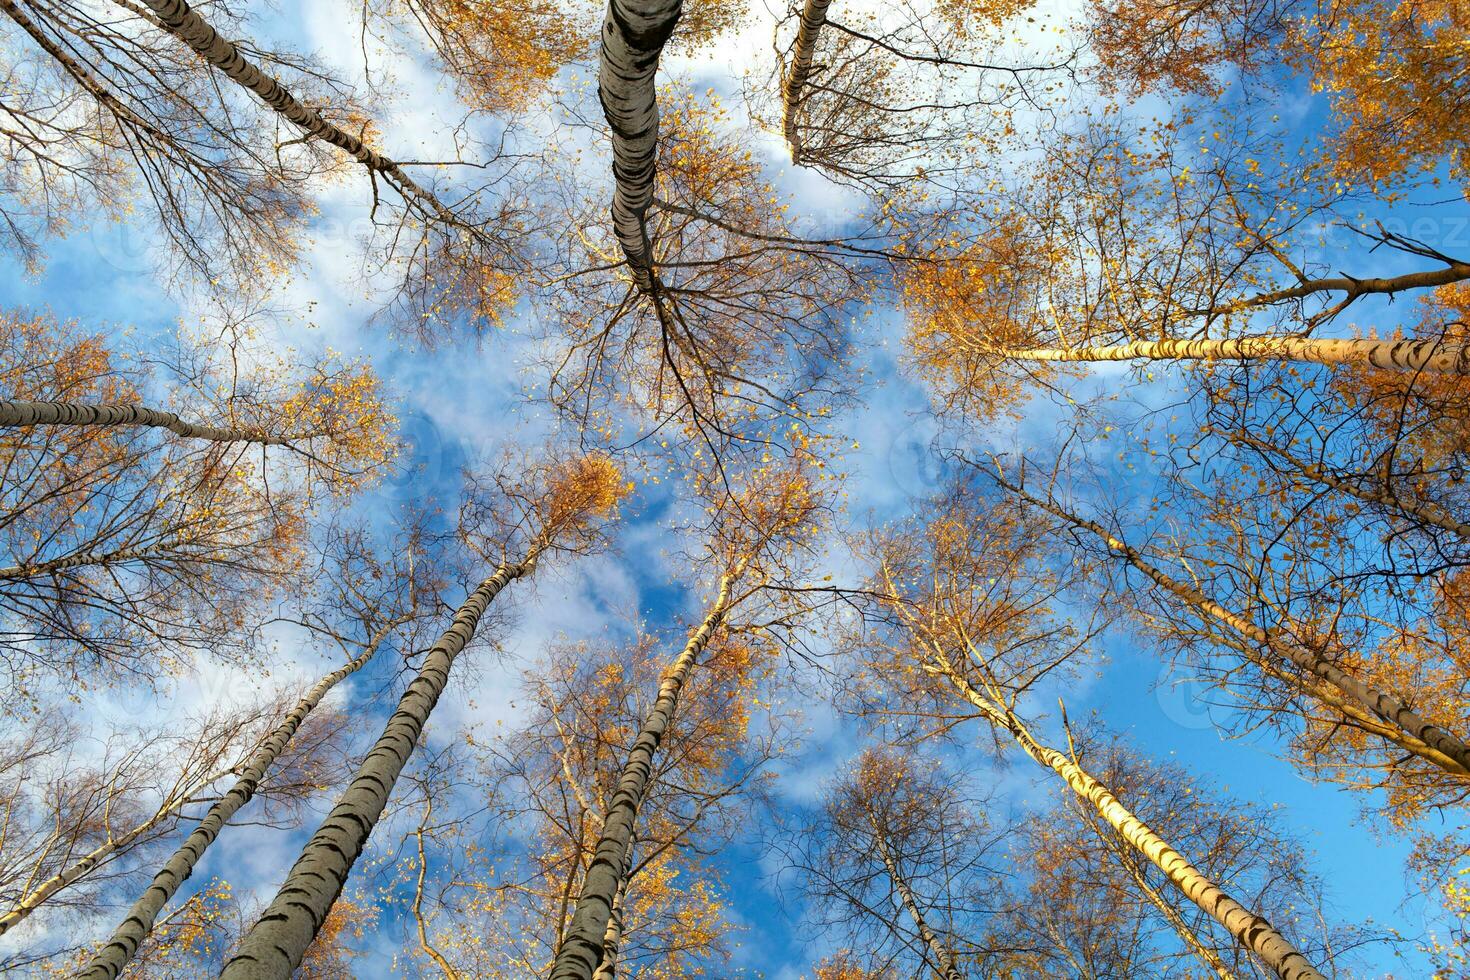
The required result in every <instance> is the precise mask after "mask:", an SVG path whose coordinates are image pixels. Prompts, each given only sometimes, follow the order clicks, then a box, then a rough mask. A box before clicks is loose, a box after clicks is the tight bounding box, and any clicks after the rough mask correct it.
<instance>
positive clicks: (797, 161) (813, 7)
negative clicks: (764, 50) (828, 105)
mask: <svg viewBox="0 0 1470 980" xmlns="http://www.w3.org/2000/svg"><path fill="white" fill-rule="evenodd" d="M831 5H832V0H806V2H805V3H804V4H803V5H802V8H801V26H800V27H798V28H797V29H796V44H795V45H794V46H793V47H792V50H791V68H790V69H789V70H788V71H787V73H786V79H785V81H784V82H782V84H781V135H783V136H784V137H786V146H787V148H788V149H790V150H791V163H792V164H793V165H794V166H800V165H801V127H800V126H799V125H798V124H797V113H798V112H800V110H801V99H802V90H803V89H805V88H806V82H807V79H808V78H810V77H811V74H812V57H813V56H814V55H815V54H816V50H817V35H819V34H820V33H821V32H822V27H823V25H825V24H826V23H827V8H828V7H830V6H831Z"/></svg>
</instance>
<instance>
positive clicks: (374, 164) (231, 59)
mask: <svg viewBox="0 0 1470 980" xmlns="http://www.w3.org/2000/svg"><path fill="white" fill-rule="evenodd" d="M143 3H145V4H147V6H148V9H149V10H152V11H153V13H154V14H155V15H156V16H157V17H158V20H159V22H160V23H161V24H162V25H163V27H164V28H165V29H166V30H167V31H168V32H169V33H170V34H172V35H174V36H175V37H177V38H178V39H179V40H181V41H183V42H184V43H185V44H187V45H188V46H189V47H191V48H193V49H194V51H195V53H197V54H198V55H199V56H200V57H201V58H203V59H204V60H205V61H207V62H209V63H210V64H211V65H213V66H214V67H215V68H218V69H219V70H220V71H222V72H224V74H225V75H226V77H228V78H229V79H230V80H231V81H233V82H235V83H236V84H238V85H241V86H243V87H244V88H246V89H249V90H250V91H251V92H253V93H254V94H255V96H256V97H257V98H259V99H260V101H262V102H264V103H265V104H266V105H268V106H270V107H271V108H272V109H274V110H275V111H276V112H278V113H280V114H281V115H282V116H284V117H285V118H286V119H287V120H289V121H290V122H291V123H293V124H294V125H296V126H298V127H300V128H301V129H303V130H305V131H306V132H307V133H310V134H311V135H312V136H313V137H315V138H317V139H321V140H325V141H326V142H328V143H331V144H332V145H333V146H335V147H338V148H339V149H341V150H344V151H346V152H347V153H349V154H351V156H352V158H353V159H354V160H356V161H357V162H359V163H361V164H362V165H363V166H365V167H367V168H368V169H369V170H371V171H373V172H375V173H380V174H382V175H383V177H384V178H385V179H386V180H387V181H388V183H390V184H392V185H393V186H394V187H395V188H396V189H397V190H398V192H399V193H400V194H402V195H403V197H404V199H405V200H407V201H410V202H416V203H418V204H420V205H422V206H424V207H425V208H427V210H428V211H429V212H431V213H432V214H434V215H436V216H438V217H439V218H441V219H443V220H445V221H449V222H451V223H456V219H455V217H454V215H453V214H451V213H450V212H449V210H448V209H447V208H445V207H444V205H443V204H441V203H440V202H439V199H438V198H436V197H435V196H434V195H433V194H431V193H430V192H429V191H427V190H425V189H424V188H423V187H420V186H419V184H418V182H416V181H415V180H414V179H413V178H412V177H410V176H409V175H408V174H407V173H406V172H405V171H404V170H403V168H402V167H400V166H399V165H398V164H397V163H396V162H394V161H393V160H391V159H389V158H388V157H385V156H383V155H382V154H381V153H379V152H378V151H377V150H374V149H373V148H372V147H370V146H368V145H367V144H365V143H364V142H363V141H362V140H361V139H359V138H358V137H356V136H353V135H352V134H351V133H349V132H347V131H345V130H343V129H339V128H338V127H336V126H334V125H332V124H331V123H329V122H327V121H326V120H325V119H323V118H322V115H321V113H319V112H317V111H316V110H315V109H312V108H311V107H309V106H305V105H302V104H301V103H300V102H298V101H297V100H296V97H295V96H293V95H292V94H291V93H290V92H289V91H287V90H286V88H285V87H284V86H283V85H281V83H280V82H278V81H276V80H275V79H274V78H272V77H271V76H269V75H267V74H266V73H265V72H263V71H261V70H260V69H259V68H257V67H256V66H255V65H253V64H252V63H251V62H250V61H249V60H248V59H247V58H246V57H245V56H244V54H242V53H241V51H240V49H239V48H238V47H236V46H235V45H234V44H233V43H231V42H230V41H227V40H225V39H224V38H223V37H221V36H220V35H219V32H217V31H216V30H215V29H214V28H213V27H210V26H209V24H207V23H205V21H204V19H203V18H202V17H200V16H199V15H198V14H197V13H195V12H194V11H193V9H191V8H190V6H189V4H188V3H186V2H185V0H143Z"/></svg>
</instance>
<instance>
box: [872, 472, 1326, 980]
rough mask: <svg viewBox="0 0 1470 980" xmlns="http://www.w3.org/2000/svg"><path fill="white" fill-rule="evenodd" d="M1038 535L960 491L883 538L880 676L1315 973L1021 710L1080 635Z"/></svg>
mask: <svg viewBox="0 0 1470 980" xmlns="http://www.w3.org/2000/svg"><path fill="white" fill-rule="evenodd" d="M1044 540H1045V537H1044V534H1042V533H1041V532H1040V531H1039V530H1037V529H1031V530H1028V529H1027V528H1026V526H1025V524H1024V523H1023V522H1021V521H1020V520H1019V519H1018V518H1017V517H1016V516H1015V515H1014V512H1011V513H1009V514H1008V513H1007V511H1006V510H1005V508H1004V507H1003V506H1002V507H998V508H996V507H992V506H991V505H988V504H987V503H986V502H985V501H984V500H983V498H981V499H976V498H967V496H966V495H965V494H964V491H963V489H960V490H958V491H957V492H956V495H955V496H954V497H952V498H951V499H949V500H948V501H944V502H941V503H940V504H939V507H938V510H937V511H936V512H935V513H934V514H933V515H932V516H931V517H930V518H929V519H928V520H927V521H926V522H925V524H924V525H923V526H922V527H921V528H918V529H915V530H914V531H910V532H909V533H908V534H902V533H900V534H898V535H889V536H888V537H886V538H884V539H882V540H881V541H880V542H879V543H878V544H877V549H878V550H877V551H876V553H877V555H878V560H877V581H876V585H877V586H878V588H879V589H881V591H882V594H884V595H886V596H887V601H886V605H887V607H888V609H889V614H890V615H891V616H892V617H893V620H894V625H895V628H896V629H897V630H898V633H897V638H896V647H895V650H894V659H893V660H885V661H883V669H884V671H885V673H889V674H893V675H897V676H898V677H907V678H912V680H911V681H909V683H910V684H912V685H913V686H912V687H909V688H906V689H905V690H908V691H914V692H915V694H917V693H918V692H922V691H925V690H929V691H931V692H932V693H931V694H930V697H949V698H953V699H955V701H956V702H957V703H958V704H959V705H961V706H964V705H968V706H969V707H971V708H973V709H974V711H975V712H976V714H977V715H978V716H979V717H980V718H983V719H984V720H985V721H987V722H988V723H989V725H990V727H991V729H992V731H993V733H994V735H995V737H996V738H997V739H1000V738H1007V737H1008V738H1010V739H1012V740H1013V741H1014V742H1015V743H1016V745H1017V747H1019V748H1020V749H1021V751H1022V752H1023V753H1024V754H1025V755H1026V756H1027V757H1028V758H1030V759H1031V760H1032V761H1034V762H1036V763H1037V764H1038V765H1039V766H1041V767H1043V768H1045V769H1049V770H1051V771H1052V772H1053V773H1054V774H1055V775H1056V776H1057V777H1059V778H1060V779H1061V780H1062V781H1063V782H1064V783H1065V784H1066V786H1067V787H1068V789H1070V790H1071V791H1072V792H1073V793H1075V794H1076V795H1077V796H1078V797H1079V798H1080V799H1081V800H1084V801H1086V803H1087V805H1088V806H1090V807H1091V808H1093V809H1094V810H1095V811H1096V812H1097V813H1098V814H1099V816H1100V817H1101V818H1102V819H1103V820H1104V821H1105V822H1106V823H1107V824H1108V825H1109V826H1111V827H1112V828H1113V829H1114V830H1115V831H1117V832H1118V833H1119V834H1120V835H1121V836H1122V838H1123V839H1124V840H1126V841H1127V842H1128V843H1129V845H1130V846H1131V847H1132V848H1134V849H1135V850H1136V851H1137V852H1138V853H1139V854H1141V855H1143V856H1144V857H1145V858H1147V860H1149V861H1150V862H1151V863H1152V864H1154V865H1155V866H1156V867H1158V868H1159V870H1160V871H1161V872H1162V873H1163V874H1164V876H1165V877H1166V878H1167V880H1168V881H1169V882H1170V884H1171V885H1172V886H1173V887H1174V888H1176V889H1178V891H1179V892H1180V893H1182V894H1183V895H1184V896H1185V897H1186V898H1187V899H1188V900H1189V901H1190V902H1192V903H1193V904H1195V905H1196V906H1197V907H1198V908H1199V909H1200V910H1201V911H1203V912H1204V913H1205V914H1207V915H1208V916H1210V917H1211V918H1212V919H1213V920H1214V921H1216V922H1217V923H1219V925H1220V926H1221V927H1223V928H1224V929H1225V931H1226V932H1227V933H1228V934H1229V935H1230V936H1232V937H1233V938H1234V940H1235V941H1236V942H1238V943H1239V944H1240V945H1241V946H1242V947H1243V948H1244V949H1246V950H1248V951H1249V952H1250V953H1251V954H1252V955H1253V956H1255V957H1256V958H1257V959H1258V960H1259V961H1260V962H1261V963H1262V964H1263V965H1264V966H1265V967H1266V968H1267V969H1269V970H1270V971H1272V972H1273V973H1274V974H1275V975H1277V976H1281V977H1320V976H1322V974H1321V973H1320V972H1319V971H1318V970H1317V969H1316V968H1315V966H1313V965H1312V964H1311V963H1310V962H1309V961H1308V960H1307V959H1306V957H1305V956H1303V954H1302V953H1301V952H1300V951H1299V950H1298V948H1297V946H1296V944H1295V943H1293V941H1292V940H1291V939H1289V938H1288V937H1287V935H1285V934H1283V933H1282V932H1280V931H1279V930H1278V928H1277V927H1275V926H1273V925H1272V924H1271V923H1270V922H1268V921H1267V920H1266V919H1264V918H1263V917H1262V916H1261V915H1260V914H1259V913H1258V912H1256V911H1253V910H1251V909H1249V908H1247V907H1245V906H1243V905H1242V904H1240V902H1239V901H1237V900H1236V899H1235V898H1232V897H1231V896H1230V895H1228V894H1227V893H1225V892H1224V891H1223V890H1222V889H1221V888H1220V886H1219V884H1218V883H1216V882H1215V881H1214V880H1212V879H1211V878H1210V877H1209V876H1208V874H1207V873H1205V872H1204V871H1203V870H1202V869H1201V868H1199V867H1198V866H1197V865H1196V864H1194V863H1192V861H1191V860H1190V859H1189V858H1187V857H1185V856H1184V855H1183V854H1181V853H1180V852H1179V851H1178V850H1177V849H1176V848H1175V847H1174V846H1173V845H1172V843H1171V842H1169V841H1167V840H1165V839H1164V838H1163V837H1161V836H1160V835H1159V833H1158V831H1157V830H1155V829H1154V828H1153V827H1152V826H1150V825H1149V824H1147V823H1145V822H1144V821H1143V820H1142V819H1140V817H1139V816H1138V815H1137V814H1136V813H1135V812H1134V811H1133V810H1132V809H1131V808H1130V807H1129V806H1128V805H1126V804H1125V803H1123V802H1122V801H1121V800H1119V798H1118V797H1117V796H1116V795H1115V794H1114V793H1113V791H1112V790H1111V789H1110V788H1109V787H1107V786H1106V785H1105V784H1103V783H1102V782H1100V781H1099V780H1098V779H1097V777H1096V776H1095V775H1093V774H1092V773H1090V772H1089V771H1088V770H1087V769H1085V768H1084V767H1083V766H1082V765H1080V764H1079V763H1078V762H1077V761H1076V760H1075V759H1073V758H1071V757H1070V756H1068V755H1067V754H1066V753H1064V752H1061V751H1059V750H1058V749H1056V748H1054V747H1052V746H1051V745H1049V744H1047V742H1046V741H1045V740H1044V739H1043V738H1042V737H1041V736H1038V735H1037V734H1036V724H1035V722H1031V721H1027V720H1026V719H1025V718H1024V717H1023V716H1022V715H1021V714H1020V712H1019V704H1018V702H1019V700H1020V698H1021V697H1022V696H1023V695H1024V694H1025V693H1026V692H1027V691H1029V690H1032V689H1034V688H1035V687H1036V686H1037V685H1038V684H1039V683H1040V682H1041V681H1042V680H1043V679H1044V678H1045V677H1047V676H1049V675H1052V674H1054V673H1055V672H1056V671H1058V670H1059V669H1061V668H1063V667H1064V666H1065V664H1066V663H1067V661H1068V660H1069V659H1070V658H1071V657H1072V656H1073V655H1074V654H1075V653H1076V652H1077V650H1078V649H1079V641H1080V639H1081V637H1079V636H1078V634H1077V633H1075V632H1074V631H1073V630H1072V629H1070V628H1069V627H1067V626H1065V625H1062V624H1059V623H1056V622H1055V621H1054V620H1053V611H1052V608H1051V603H1052V602H1053V601H1054V600H1055V596H1056V595H1057V589H1058V587H1059V580H1058V579H1057V578H1056V573H1055V572H1054V571H1048V570H1046V568H1045V566H1044V564H1042V563H1041V562H1040V561H1039V559H1040V555H1041V554H1043V553H1044V552H1038V550H1037V549H1038V548H1041V547H1043V545H1042V542H1043V541H1044ZM1032 563H1036V564H1032ZM910 644H912V646H910ZM912 698H913V695H900V696H899V698H898V699H897V700H898V705H899V708H898V709H897V710H898V711H899V713H904V712H905V711H906V712H908V713H915V712H917V711H920V710H923V709H922V707H920V708H914V707H910V705H912V704H913V700H912Z"/></svg>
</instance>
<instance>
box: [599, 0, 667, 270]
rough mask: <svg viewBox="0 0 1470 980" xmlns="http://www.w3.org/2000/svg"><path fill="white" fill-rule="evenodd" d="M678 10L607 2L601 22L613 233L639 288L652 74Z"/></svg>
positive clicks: (653, 112)
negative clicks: (611, 161) (609, 141)
mask: <svg viewBox="0 0 1470 980" xmlns="http://www.w3.org/2000/svg"><path fill="white" fill-rule="evenodd" d="M681 12H682V7H681V3H680V0H609V3H608V6H607V19H606V20H605V21H604V22H603V25H602V59H601V65H600V67H599V69H598V73H597V91H598V94H599V95H600V96H601V98H602V111H603V114H604V115H605V116H606V117H607V124H608V126H609V128H610V129H611V130H612V150H613V178H614V180H615V182H616V186H615V188H614V190H613V203H612V223H613V234H614V235H616V236H617V239H618V244H619V245H620V246H621V247H622V250H623V255H624V256H626V257H627V259H628V267H629V269H630V270H631V272H632V274H633V281H634V282H635V283H637V284H638V287H639V288H640V289H645V290H647V289H651V288H652V287H653V247H652V245H651V244H650V243H649V240H648V225H647V214H648V208H649V205H651V204H652V203H653V176H654V171H655V168H656V165H657V158H658V99H657V96H656V93H655V91H654V75H655V74H656V73H657V72H658V61H659V57H660V55H662V53H663V49H664V44H665V43H666V42H667V41H668V39H669V36H670V35H671V34H673V33H674V26H675V25H676V24H677V23H678V22H679V14H680V13H681Z"/></svg>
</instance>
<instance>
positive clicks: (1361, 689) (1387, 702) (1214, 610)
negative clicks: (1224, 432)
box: [997, 477, 1470, 774]
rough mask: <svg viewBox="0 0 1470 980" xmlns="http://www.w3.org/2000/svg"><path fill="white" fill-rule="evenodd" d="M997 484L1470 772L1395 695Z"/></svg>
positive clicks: (1094, 526) (1467, 761) (1461, 746)
mask: <svg viewBox="0 0 1470 980" xmlns="http://www.w3.org/2000/svg"><path fill="white" fill-rule="evenodd" d="M997 480H998V482H1000V483H1001V485H1002V486H1004V487H1006V488H1007V489H1009V490H1010V491H1011V492H1013V493H1016V494H1018V495H1020V496H1022V497H1024V498H1025V499H1026V500H1028V501H1030V502H1031V503H1033V504H1035V505H1036V506H1038V507H1040V508H1042V509H1043V510H1046V511H1047V512H1048V513H1051V514H1054V515H1055V516H1057V517H1059V518H1061V519H1062V520H1064V521H1066V522H1068V523H1069V524H1072V525H1073V526H1075V527H1078V528H1083V529H1085V530H1088V531H1091V532H1092V533H1093V534H1095V535H1097V536H1098V537H1099V538H1101V539H1102V540H1103V541H1104V542H1105V543H1106V544H1107V546H1108V548H1109V549H1111V550H1112V551H1114V552H1116V553H1117V554H1118V555H1120V556H1121V557H1123V558H1124V559H1126V560H1127V562H1128V563H1129V564H1130V565H1132V566H1133V567H1134V568H1136V569H1138V570H1139V571H1141V572H1143V574H1145V575H1147V576H1148V577H1149V578H1150V579H1152V580H1153V581H1154V582H1155V583H1157V584H1158V585H1159V586H1160V587H1161V588H1163V589H1164V590H1165V591H1167V592H1169V593H1171V594H1172V595H1174V596H1175V597H1177V598H1179V599H1180V600H1182V601H1183V602H1185V603H1186V604H1188V605H1189V606H1191V607H1192V608H1194V609H1197V610H1199V611H1200V612H1202V613H1204V614H1205V615H1207V616H1209V617H1211V618H1212V619H1215V620H1217V621H1219V622H1222V623H1224V624H1225V625H1227V626H1229V627H1230V628H1231V629H1233V630H1235V631H1236V632H1238V633H1240V634H1241V635H1243V636H1246V637H1248V638H1250V639H1252V640H1254V641H1256V642H1257V643H1260V644H1261V645H1263V646H1265V647H1267V648H1268V649H1270V650H1271V651H1273V652H1274V653H1276V654H1278V655H1280V656H1282V657H1285V658H1286V659H1287V660H1289V661H1291V662H1292V663H1293V664H1295V665H1296V666H1298V667H1300V668H1301V669H1302V670H1305V671H1307V672H1308V673H1309V674H1311V675H1312V676H1313V677H1317V678H1320V679H1321V680H1323V681H1326V682H1327V683H1328V684H1331V685H1332V686H1333V687H1335V688H1337V689H1338V690H1339V691H1341V692H1342V693H1343V694H1345V695H1347V696H1348V697H1349V698H1351V699H1352V700H1354V701H1356V702H1357V703H1358V704H1360V705H1362V706H1363V707H1364V708H1366V709H1367V710H1369V711H1371V712H1372V713H1373V714H1374V715H1375V716H1377V717H1378V718H1381V719H1383V720H1384V721H1385V722H1388V723H1389V724H1391V725H1393V726H1395V727H1396V728H1398V729H1399V730H1400V731H1402V732H1404V733H1406V734H1408V735H1409V736H1411V737H1412V738H1413V739H1415V740H1417V741H1418V742H1421V743H1423V744H1424V745H1426V746H1428V747H1429V748H1431V749H1433V750H1434V752H1433V754H1426V755H1424V756H1423V757H1424V758H1425V759H1426V760H1428V761H1430V762H1434V763H1435V764H1436V765H1440V766H1441V767H1444V768H1449V771H1451V772H1455V773H1456V774H1460V773H1463V772H1464V771H1466V770H1467V769H1470V746H1467V745H1466V744H1465V743H1464V741H1462V740H1461V739H1460V738H1459V737H1458V736H1456V735H1454V734H1451V733H1450V732H1448V731H1446V730H1445V729H1443V728H1441V727H1439V726H1438V725H1435V724H1432V723H1431V722H1429V721H1426V720H1425V719H1424V718H1423V717H1421V716H1420V715H1419V713H1418V712H1416V711H1414V710H1413V709H1412V708H1410V707H1409V706H1408V705H1406V704H1404V703H1403V702H1402V701H1400V700H1399V699H1398V698H1396V697H1394V696H1393V695H1392V694H1389V693H1387V692H1385V691H1380V690H1378V689H1376V688H1373V687H1370V686H1369V685H1367V684H1364V683H1363V682H1362V681H1360V680H1358V679H1357V678H1355V677H1352V676H1351V675H1349V674H1347V673H1346V672H1344V671H1343V670H1342V669H1341V668H1340V667H1338V666H1337V665H1336V664H1333V663H1332V662H1331V661H1329V660H1327V659H1326V658H1324V657H1321V656H1319V655H1317V654H1315V653H1313V652H1312V651H1310V650H1308V649H1306V648H1305V647H1303V646H1301V645H1300V644H1297V643H1293V642H1291V641H1289V640H1286V639H1284V638H1282V637H1281V636H1279V635H1277V634H1276V633H1274V632H1272V631H1270V630H1266V629H1263V628H1261V627H1260V626H1257V625H1256V624H1255V623H1253V622H1251V621H1250V620H1248V619H1246V618H1244V617H1243V616H1240V615H1237V614H1236V613H1234V612H1231V611H1230V610H1229V609H1226V608H1225V607H1224V606H1222V605H1220V604H1219V603H1218V602H1216V601H1215V600H1213V599H1211V598H1210V597H1209V596H1207V595H1205V594H1204V593H1203V592H1200V591H1199V590H1198V589H1196V588H1194V587H1193V586H1191V585H1188V584H1186V583H1184V582H1181V581H1179V580H1178V579H1175V578H1172V577H1170V576H1169V575H1166V574H1165V573H1164V572H1163V571H1162V570H1160V569H1159V568H1157V567H1156V566H1155V565H1153V563H1151V562H1149V561H1148V560H1147V559H1146V558H1144V556H1143V555H1141V554H1139V553H1138V552H1137V551H1135V550H1134V549H1133V548H1132V547H1130V546H1129V545H1128V544H1127V543H1126V542H1123V541H1121V540H1119V539H1118V538H1117V537H1115V536H1114V535H1113V534H1112V533H1111V532H1109V531H1108V530H1107V529H1106V528H1104V527H1103V526H1102V525H1100V524H1098V523H1096V522H1095V521H1090V520H1088V519H1086V518H1084V517H1079V516H1077V515H1075V514H1072V513H1069V512H1068V511H1066V510H1063V509H1062V508H1061V507H1060V506H1058V505H1057V504H1055V503H1053V502H1051V501H1046V500H1041V499H1040V498H1037V497H1034V496H1032V495H1031V494H1029V493H1026V492H1025V491H1024V490H1022V489H1021V488H1020V487H1018V486H1016V485H1014V484H1012V483H1009V482H1006V481H1005V479H1004V478H1003V477H997ZM1442 757H1448V758H1449V759H1451V760H1453V762H1454V763H1455V766H1454V767H1453V768H1450V767H1445V766H1444V763H1443V762H1440V761H1439V759H1440V758H1442Z"/></svg>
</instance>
